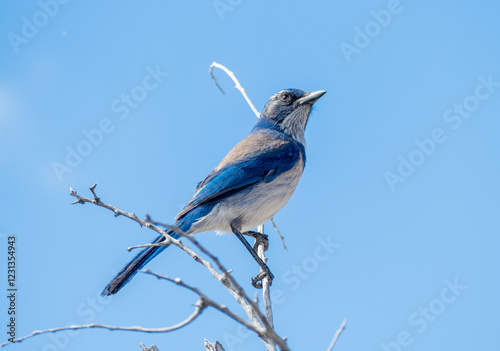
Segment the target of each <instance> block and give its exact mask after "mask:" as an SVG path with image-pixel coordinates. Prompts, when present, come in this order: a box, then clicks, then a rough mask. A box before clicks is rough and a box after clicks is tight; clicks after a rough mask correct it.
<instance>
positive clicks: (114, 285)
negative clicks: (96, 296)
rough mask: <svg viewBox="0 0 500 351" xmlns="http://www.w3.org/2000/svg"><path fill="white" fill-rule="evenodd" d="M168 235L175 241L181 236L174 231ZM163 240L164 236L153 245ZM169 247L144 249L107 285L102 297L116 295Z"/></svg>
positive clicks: (159, 237) (158, 238)
mask: <svg viewBox="0 0 500 351" xmlns="http://www.w3.org/2000/svg"><path fill="white" fill-rule="evenodd" d="M168 234H169V235H170V236H172V237H173V238H175V239H177V238H179V234H177V233H175V232H173V231H170V232H168ZM163 239H164V238H163V235H160V236H158V237H157V238H156V239H155V240H154V241H153V242H152V244H156V243H158V242H160V241H162V240H163ZM167 247H168V245H165V246H154V247H146V248H145V249H143V250H142V251H141V252H139V253H138V254H137V255H136V256H135V257H134V258H133V259H132V260H131V261H130V262H129V263H128V264H127V265H126V266H125V267H123V268H122V270H121V271H120V272H119V273H118V274H117V275H116V276H115V277H114V278H113V280H112V281H111V282H110V283H109V284H108V285H106V287H105V288H104V290H103V291H102V292H101V295H102V296H108V295H114V294H116V293H117V292H118V291H119V290H120V289H121V288H123V287H124V286H125V284H127V283H128V282H129V281H130V280H131V279H132V278H133V277H134V276H135V275H136V274H137V271H139V270H140V269H141V268H142V267H144V266H145V265H146V264H147V263H148V262H149V261H151V260H152V259H153V258H155V257H156V256H157V255H158V254H159V253H160V252H162V251H163V250H165V249H166V248H167Z"/></svg>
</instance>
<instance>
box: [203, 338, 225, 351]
mask: <svg viewBox="0 0 500 351" xmlns="http://www.w3.org/2000/svg"><path fill="white" fill-rule="evenodd" d="M205 351H224V348H223V347H222V345H221V344H220V342H218V341H217V340H216V341H215V342H214V343H213V344H212V343H211V342H210V341H208V340H207V339H205Z"/></svg>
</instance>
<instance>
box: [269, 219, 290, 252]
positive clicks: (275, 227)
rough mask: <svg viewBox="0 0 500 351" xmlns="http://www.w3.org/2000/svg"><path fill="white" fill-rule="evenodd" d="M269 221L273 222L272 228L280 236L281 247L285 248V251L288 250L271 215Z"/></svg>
mask: <svg viewBox="0 0 500 351" xmlns="http://www.w3.org/2000/svg"><path fill="white" fill-rule="evenodd" d="M271 223H272V224H273V227H274V229H276V232H277V233H278V235H279V236H280V238H281V242H282V243H283V247H284V248H285V250H286V251H288V248H287V247H286V245H285V238H284V237H283V235H281V233H280V230H279V229H278V226H277V225H276V223H274V218H273V217H271Z"/></svg>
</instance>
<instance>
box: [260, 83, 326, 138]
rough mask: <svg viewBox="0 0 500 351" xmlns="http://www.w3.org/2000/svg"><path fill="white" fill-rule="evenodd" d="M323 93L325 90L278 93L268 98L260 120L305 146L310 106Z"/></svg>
mask: <svg viewBox="0 0 500 351" xmlns="http://www.w3.org/2000/svg"><path fill="white" fill-rule="evenodd" d="M325 93H326V91H325V90H318V91H314V92H312V93H307V92H305V91H303V90H299V89H285V90H281V91H278V92H277V93H276V94H274V95H273V96H271V97H270V98H269V100H268V101H267V103H266V106H264V109H263V110H262V113H261V115H260V118H261V120H262V121H263V122H264V121H267V122H271V123H272V124H273V125H275V126H278V127H279V128H280V129H281V130H282V131H283V132H284V133H286V134H288V135H290V136H291V137H292V138H294V139H295V140H297V141H299V142H301V143H302V144H305V139H304V132H305V129H306V125H307V121H308V119H309V114H310V113H311V109H312V106H313V105H314V103H315V102H316V101H318V99H319V98H320V97H322V96H323V95H324V94H325Z"/></svg>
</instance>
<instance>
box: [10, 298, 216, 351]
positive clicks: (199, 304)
mask: <svg viewBox="0 0 500 351" xmlns="http://www.w3.org/2000/svg"><path fill="white" fill-rule="evenodd" d="M207 306H208V305H206V304H205V303H204V301H203V300H202V299H201V298H200V299H199V300H198V301H197V302H196V303H195V310H194V312H193V313H192V314H191V315H190V316H189V317H188V318H186V320H184V321H182V322H181V323H178V324H176V325H173V326H171V327H164V328H143V327H139V326H132V327H117V326H113V325H105V324H97V323H91V324H83V325H70V326H67V327H60V328H51V329H46V330H35V331H34V332H33V333H31V334H29V335H26V336H23V337H22V338H18V339H16V340H14V342H16V343H18V342H21V341H23V340H26V339H29V338H32V337H34V336H35V335H40V334H47V333H55V332H58V331H62V330H78V329H108V330H124V331H135V332H143V333H168V332H171V331H174V330H177V329H180V328H182V327H185V326H186V325H188V324H189V323H191V322H192V321H194V320H195V319H196V318H197V317H198V316H199V315H200V314H201V312H203V310H204V309H205V308H206V307H207ZM9 344H11V342H5V343H3V344H1V345H0V348H1V347H4V346H6V345H9Z"/></svg>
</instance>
